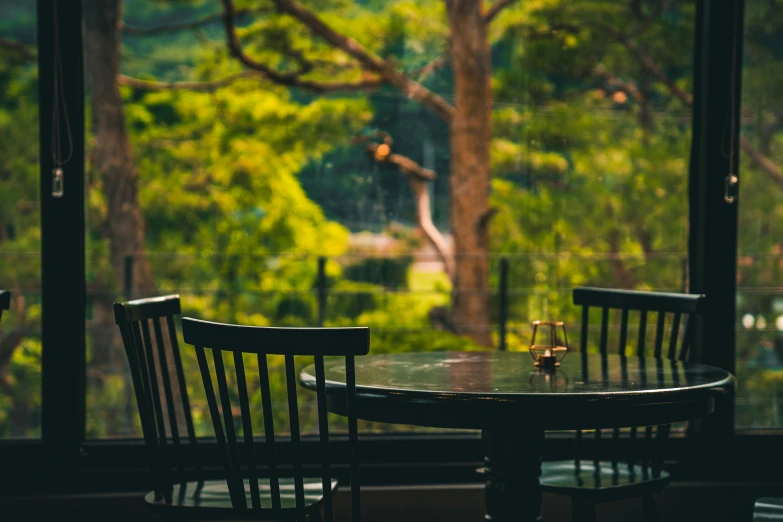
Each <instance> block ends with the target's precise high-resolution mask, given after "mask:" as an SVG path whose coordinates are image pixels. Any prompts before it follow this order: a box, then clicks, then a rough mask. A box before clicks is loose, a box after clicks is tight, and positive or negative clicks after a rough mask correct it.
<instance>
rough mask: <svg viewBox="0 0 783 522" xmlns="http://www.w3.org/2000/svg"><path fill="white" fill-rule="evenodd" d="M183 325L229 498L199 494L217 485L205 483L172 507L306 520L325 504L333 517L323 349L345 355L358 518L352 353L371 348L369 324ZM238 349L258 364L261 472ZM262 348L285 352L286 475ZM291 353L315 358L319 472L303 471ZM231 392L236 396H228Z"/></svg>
mask: <svg viewBox="0 0 783 522" xmlns="http://www.w3.org/2000/svg"><path fill="white" fill-rule="evenodd" d="M182 331H183V334H184V339H185V342H186V343H188V344H191V345H193V346H194V347H195V350H196V357H197V359H198V364H199V368H200V370H201V376H202V380H203V383H204V389H205V392H206V397H207V403H208V405H209V412H210V416H211V417H212V423H213V425H214V428H215V436H216V438H217V443H218V449H219V452H220V454H221V455H222V458H223V469H224V472H225V476H226V480H225V481H223V482H221V487H222V488H223V490H224V491H227V492H228V496H229V501H228V502H226V501H223V500H221V501H220V502H217V501H215V502H210V503H209V504H207V503H206V502H205V501H204V500H205V496H206V495H207V493H210V494H211V488H212V487H215V486H213V485H212V484H207V485H205V486H204V491H203V492H202V494H201V500H198V499H190V498H189V497H187V496H185V497H183V498H185V499H186V500H185V501H184V502H179V503H178V504H177V506H178V507H181V508H183V509H182V510H183V511H187V510H188V509H194V508H196V509H203V508H204V507H208V508H209V509H210V511H211V512H212V513H213V514H214V515H215V516H221V515H222V516H223V517H224V518H226V517H228V518H238V517H239V518H257V519H270V518H271V519H277V520H296V521H297V522H305V520H307V518H310V519H311V520H320V508H321V505H322V504H323V508H324V515H325V519H326V520H327V521H328V522H331V521H332V520H333V513H332V495H333V493H334V491H335V490H336V488H337V481H336V480H334V479H333V478H332V474H331V469H330V458H329V427H328V421H327V415H326V380H325V377H324V356H339V357H344V358H345V372H346V379H347V380H346V382H347V391H346V393H347V397H346V399H347V414H348V442H349V446H350V456H351V457H350V458H351V462H350V473H351V475H350V477H351V498H352V509H351V514H352V520H353V521H359V520H360V519H361V512H360V501H359V463H358V456H357V449H358V448H357V446H358V435H357V417H356V410H355V400H356V376H355V366H354V364H355V356H357V355H366V354H367V353H368V352H369V348H370V345H369V343H370V332H369V329H367V328H266V327H251V326H239V325H231V324H220V323H211V322H207V321H199V320H197V319H190V318H187V317H186V318H183V319H182ZM205 349H211V351H212V361H213V368H210V364H209V363H208V362H207V354H206V350H205ZM228 354H231V355H232V356H233V357H232V359H233V363H234V369H233V373H234V374H235V376H234V377H235V378H236V389H234V386H231V389H229V384H228V382H229V380H228V378H227V372H226V365H225V362H224V358H225V357H227V356H228ZM243 354H253V355H255V356H256V361H257V365H258V373H259V381H260V382H259V384H260V391H261V406H262V407H261V411H260V412H259V413H261V414H262V415H263V427H264V443H263V454H264V455H266V459H264V460H265V461H266V462H265V466H264V468H265V470H264V471H266V473H265V474H262V473H260V470H259V469H258V468H259V466H258V464H259V463H258V460H259V459H258V458H257V455H258V450H259V449H260V448H257V447H256V443H255V439H254V429H253V421H252V417H253V415H252V413H253V412H252V411H251V408H250V404H249V394H248V386H247V381H246V375H245V362H244V360H243ZM267 355H283V356H285V377H286V388H287V392H288V393H287V395H288V416H289V420H290V428H291V435H290V441H291V452H290V455H291V465H292V469H293V477H291V478H289V477H283V476H281V473H280V468H281V462H279V461H278V455H277V452H276V450H275V441H276V434H275V428H274V423H273V416H272V413H273V409H272V401H271V398H270V386H269V367H268V363H267ZM294 356H311V357H313V359H314V363H315V374H316V395H317V411H318V433H319V448H320V454H321V474H320V477H317V478H306V477H304V474H303V466H302V447H301V440H300V439H301V437H300V433H299V408H298V405H297V395H296V387H297V382H296V368H295V365H294ZM213 370H214V371H213ZM213 378H214V380H215V381H216V382H217V388H218V394H216V393H215V390H214V386H213ZM232 380H233V377H232ZM232 398H235V399H236V400H234V401H233V402H232ZM236 402H238V403H239V408H236ZM235 426H236V427H239V426H241V428H242V438H243V439H244V444H242V443H241V442H240V441H239V440H238V435H237V431H238V430H237V429H236V428H235ZM257 426H258V424H257V423H256V427H257ZM179 487H180V488H181V486H179ZM177 493H178V486H176V485H175V486H174V494H173V496H174V497H177V498H179V497H178V495H177Z"/></svg>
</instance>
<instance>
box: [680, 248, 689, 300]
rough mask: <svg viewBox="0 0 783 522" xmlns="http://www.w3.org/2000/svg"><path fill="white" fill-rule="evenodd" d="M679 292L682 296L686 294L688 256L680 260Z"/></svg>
mask: <svg viewBox="0 0 783 522" xmlns="http://www.w3.org/2000/svg"><path fill="white" fill-rule="evenodd" d="M680 292H682V293H683V294H685V293H687V292H688V256H687V255H686V256H685V257H683V258H682V284H681V285H680Z"/></svg>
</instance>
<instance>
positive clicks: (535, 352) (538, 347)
mask: <svg viewBox="0 0 783 522" xmlns="http://www.w3.org/2000/svg"><path fill="white" fill-rule="evenodd" d="M539 326H542V327H544V328H546V327H549V332H548V335H547V337H548V338H549V344H536V334H537V333H538V327H539ZM558 329H562V331H563V344H562V345H560V344H559V343H558V335H557V332H558ZM567 353H568V337H567V336H566V331H565V323H563V322H562V321H533V339H532V340H531V341H530V355H531V357H533V361H534V362H533V364H535V365H536V366H537V367H539V368H544V369H552V368H557V367H558V366H560V362H561V361H562V360H563V359H564V358H565V356H566V354H567Z"/></svg>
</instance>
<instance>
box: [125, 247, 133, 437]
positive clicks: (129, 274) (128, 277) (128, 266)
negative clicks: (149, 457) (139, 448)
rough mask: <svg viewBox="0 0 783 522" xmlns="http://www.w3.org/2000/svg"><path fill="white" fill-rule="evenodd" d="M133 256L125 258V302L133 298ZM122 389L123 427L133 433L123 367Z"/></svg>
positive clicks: (129, 385)
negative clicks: (123, 405) (123, 390)
mask: <svg viewBox="0 0 783 522" xmlns="http://www.w3.org/2000/svg"><path fill="white" fill-rule="evenodd" d="M133 261H134V258H133V254H128V255H127V256H125V265H124V268H123V277H122V296H123V298H124V299H125V301H130V300H131V299H132V298H133ZM122 381H123V387H124V389H125V411H124V412H123V413H124V415H125V426H126V429H127V430H128V433H133V417H134V407H135V405H136V403H135V402H134V400H133V382H132V381H131V375H130V368H128V367H127V366H126V367H124V370H123V372H122Z"/></svg>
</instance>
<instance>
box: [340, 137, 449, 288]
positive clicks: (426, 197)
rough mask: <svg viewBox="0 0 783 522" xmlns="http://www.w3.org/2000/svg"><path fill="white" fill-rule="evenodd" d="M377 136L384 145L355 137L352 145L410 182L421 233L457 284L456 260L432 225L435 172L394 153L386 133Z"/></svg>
mask: <svg viewBox="0 0 783 522" xmlns="http://www.w3.org/2000/svg"><path fill="white" fill-rule="evenodd" d="M376 136H380V137H383V141H384V142H383V143H375V142H372V141H369V138H368V137H355V138H354V139H353V142H354V143H366V145H365V151H366V152H367V155H368V156H369V157H370V158H371V159H372V160H373V161H375V162H377V163H388V164H390V165H394V166H395V167H397V168H398V169H399V170H400V172H402V173H403V174H405V176H406V177H407V178H408V183H409V184H410V187H411V192H412V193H413V199H414V201H415V202H416V219H417V224H418V226H419V229H421V231H422V233H423V234H424V236H425V237H426V238H427V240H428V241H429V242H430V244H431V245H432V247H433V248H434V249H435V252H437V254H438V258H439V259H440V260H441V262H442V263H443V266H444V268H445V269H446V274H447V275H448V276H449V279H450V280H451V281H454V274H455V267H454V262H453V259H452V258H451V255H450V254H449V245H448V243H447V242H446V238H444V237H443V234H441V233H440V230H438V227H436V226H435V223H434V222H433V221H432V211H431V209H430V193H429V191H428V190H427V183H428V182H430V181H432V180H434V179H436V178H437V177H438V175H437V174H436V173H435V171H434V170H431V169H425V168H424V167H422V166H421V165H419V164H418V163H416V162H415V161H413V160H412V159H410V158H409V157H407V156H403V155H401V154H394V153H392V152H391V143H392V139H391V136H389V135H388V134H387V133H385V132H379V133H376Z"/></svg>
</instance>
